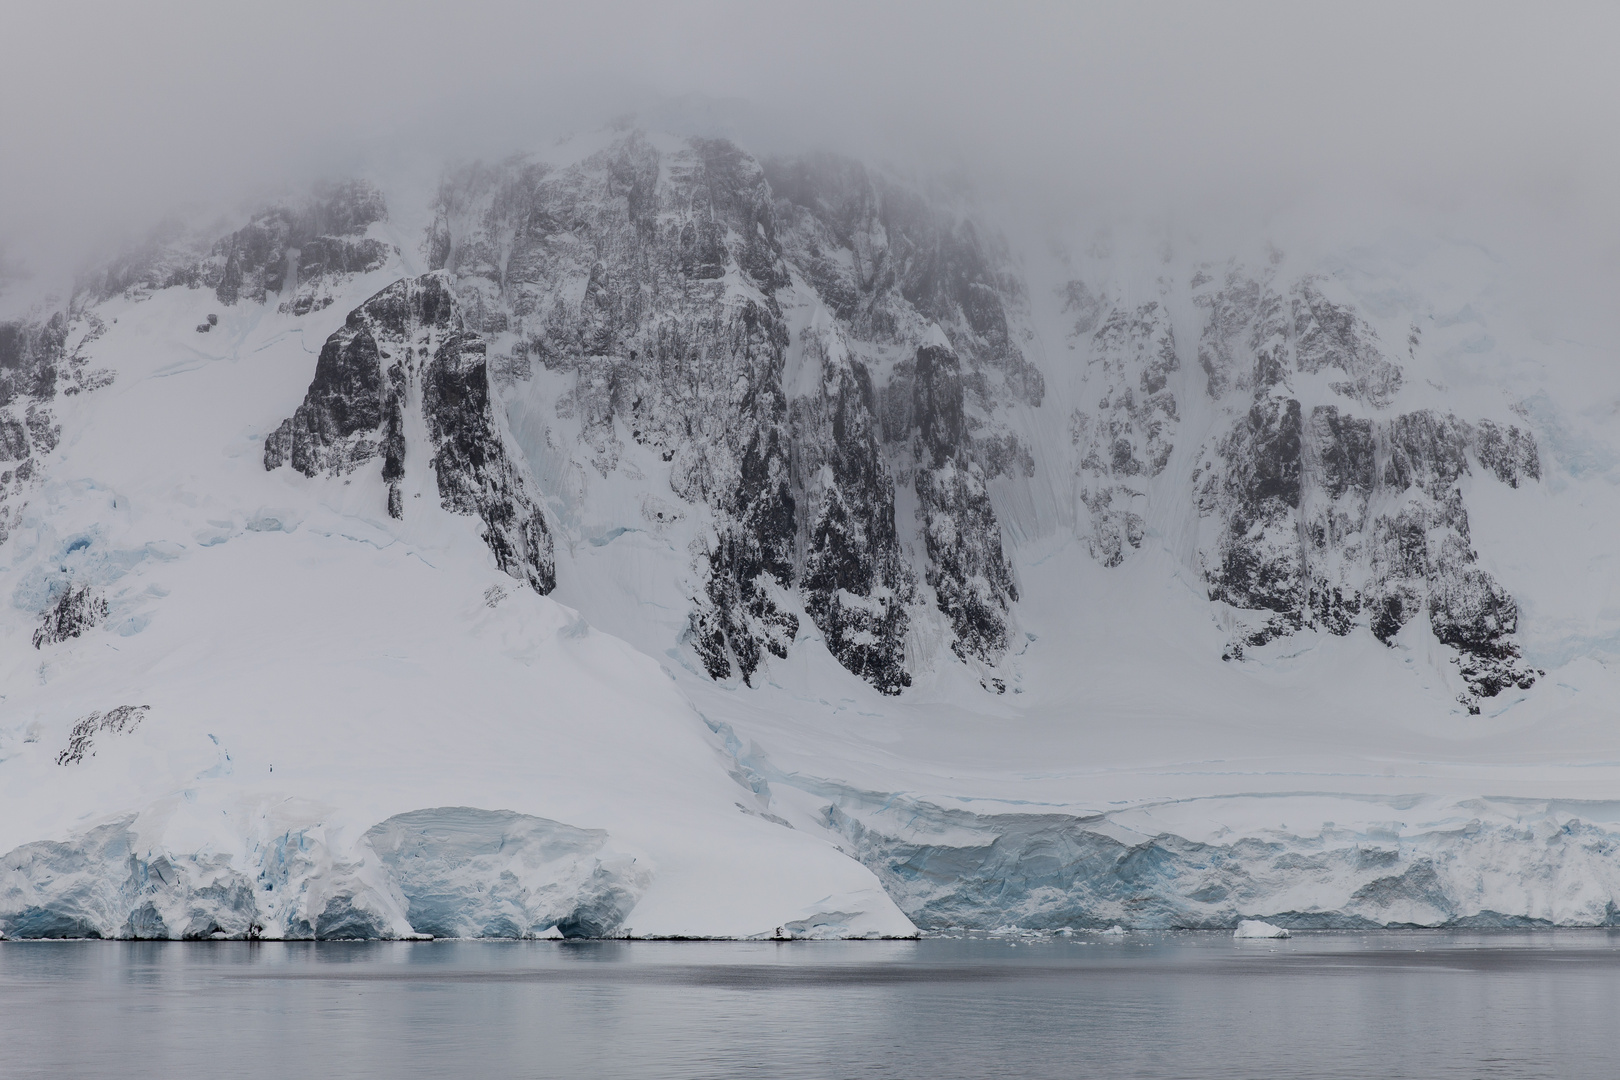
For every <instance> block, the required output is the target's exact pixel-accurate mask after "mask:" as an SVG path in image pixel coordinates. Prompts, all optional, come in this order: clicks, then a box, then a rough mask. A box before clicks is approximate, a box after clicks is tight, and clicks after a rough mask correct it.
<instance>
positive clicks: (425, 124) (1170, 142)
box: [0, 0, 1620, 269]
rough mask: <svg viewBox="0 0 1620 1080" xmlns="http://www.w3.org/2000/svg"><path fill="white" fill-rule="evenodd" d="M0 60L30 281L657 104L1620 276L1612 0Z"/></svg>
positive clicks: (270, 15)
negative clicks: (217, 209)
mask: <svg viewBox="0 0 1620 1080" xmlns="http://www.w3.org/2000/svg"><path fill="white" fill-rule="evenodd" d="M0 41H5V42H6V43H7V50H6V52H7V55H6V60H5V62H4V64H3V65H0V237H5V238H8V241H9V247H10V249H11V250H12V251H13V252H14V253H25V254H27V255H28V256H29V257H32V258H38V257H39V253H41V252H56V253H58V254H61V253H65V252H69V251H71V252H73V253H74V256H75V257H80V254H81V253H82V251H83V250H86V249H87V246H88V245H92V244H93V243H96V242H98V241H101V242H104V239H105V237H107V236H108V235H110V233H111V232H112V231H114V230H116V229H118V228H119V227H124V228H134V229H143V228H145V227H146V226H147V224H148V223H149V222H150V220H151V219H153V218H154V217H155V216H156V215H158V214H159V213H161V212H163V211H164V210H166V209H168V208H170V207H173V206H176V205H180V204H185V203H190V202H195V201H198V200H203V201H208V202H214V203H217V202H219V201H221V200H223V199H231V198H237V197H242V196H245V195H246V194H248V193H249V192H250V191H252V190H254V189H257V188H263V187H268V186H273V185H274V184H276V183H278V182H282V181H289V182H296V181H299V180H302V179H304V178H307V177H309V176H313V175H316V174H320V173H331V172H337V171H346V170H349V169H353V168H365V167H371V166H375V164H376V163H377V162H379V161H387V160H393V159H394V158H396V157H398V156H399V155H403V154H410V155H416V156H419V157H420V156H446V155H448V156H457V157H467V156H473V155H498V154H503V153H507V152H510V151H512V150H516V149H519V148H522V147H524V146H532V145H537V144H538V145H543V141H544V140H546V139H549V138H551V137H552V136H553V135H554V134H555V133H557V132H558V131H561V130H565V129H568V128H575V129H578V128H590V127H595V126H597V125H599V124H600V123H601V122H602V120H603V119H605V118H606V117H608V116H611V115H613V114H615V113H619V112H623V111H625V110H627V109H635V110H637V111H638V112H639V114H640V115H641V116H642V117H643V119H644V120H645V119H647V118H649V117H659V116H662V117H663V118H665V119H666V120H668V119H669V118H670V117H679V119H678V120H671V121H669V122H673V123H681V124H686V125H688V126H692V127H699V128H701V127H704V126H709V127H712V128H715V129H722V130H725V131H727V132H730V133H732V134H735V135H736V136H738V137H739V138H740V139H741V140H742V141H744V142H745V144H746V145H748V146H749V147H751V148H754V149H758V150H781V149H795V148H800V147H811V146H816V147H830V148H835V149H843V150H847V151H850V152H854V153H857V154H862V155H865V156H868V157H879V158H885V159H887V160H890V161H895V162H909V163H915V164H918V165H921V166H923V167H927V168H943V167H947V166H949V167H956V168H961V169H965V170H966V171H968V172H969V173H970V174H971V175H973V176H974V178H975V179H976V180H977V181H978V183H979V184H980V186H981V188H982V189H984V190H987V191H990V192H992V193H994V194H996V195H997V196H998V197H1001V198H1004V199H1007V200H1009V201H1014V202H1021V203H1025V204H1028V205H1032V206H1039V207H1042V208H1044V209H1045V210H1047V211H1050V212H1054V213H1059V214H1061V213H1067V212H1073V213H1076V214H1079V216H1080V217H1082V218H1085V219H1088V220H1090V219H1094V218H1096V217H1098V216H1099V215H1101V216H1104V217H1106V216H1107V215H1108V214H1111V213H1119V214H1146V215H1152V214H1161V213H1162V214H1168V215H1173V216H1176V217H1177V218H1178V220H1193V221H1196V220H1198V219H1200V218H1203V219H1207V220H1208V221H1210V222H1220V221H1225V222H1234V221H1236V222H1242V223H1247V222H1248V221H1250V220H1259V219H1261V218H1263V217H1264V216H1265V215H1267V214H1271V213H1274V212H1278V211H1280V210H1290V208H1291V212H1292V213H1294V214H1295V216H1296V217H1298V216H1300V215H1301V214H1302V213H1304V216H1306V217H1309V215H1310V213H1315V212H1316V211H1317V210H1318V209H1321V210H1322V211H1323V212H1324V214H1325V215H1326V216H1325V217H1324V221H1327V220H1328V219H1331V220H1332V222H1333V226H1332V227H1334V228H1355V227H1361V225H1362V224H1364V223H1365V222H1368V221H1376V220H1377V219H1378V218H1379V217H1380V216H1381V215H1385V214H1394V213H1397V212H1399V213H1406V214H1412V213H1417V214H1419V215H1423V214H1428V215H1432V216H1433V217H1434V218H1435V219H1436V220H1440V219H1442V218H1447V217H1458V216H1461V217H1462V218H1466V219H1469V220H1473V221H1476V222H1496V223H1498V224H1500V225H1502V227H1503V228H1504V229H1505V230H1506V231H1509V232H1514V233H1516V234H1517V235H1520V236H1521V237H1523V236H1530V237H1535V238H1540V240H1539V241H1538V242H1543V241H1544V243H1545V246H1546V249H1547V251H1548V252H1558V251H1565V252H1567V251H1575V250H1578V251H1579V252H1580V253H1581V257H1582V259H1583V260H1584V261H1587V262H1590V263H1591V264H1592V265H1607V266H1609V267H1610V268H1611V269H1615V268H1620V207H1617V203H1620V195H1617V193H1620V64H1617V63H1616V54H1617V45H1616V42H1617V41H1620V4H1615V3H1612V2H1611V3H1601V4H1569V5H1558V4H1551V3H1535V4H1507V3H1487V2H1484V0H1473V2H1469V3H1457V4H1421V3H1371V2H1364V0H1358V2H1354V3H1350V2H1345V3H1338V4H1313V3H1306V2H1303V0H1294V2H1290V3H1276V4H1259V3H1251V4H1244V3H1227V4H1216V3H1200V4H1193V3H1144V4H1126V3H1112V4H1097V5H1083V4H1077V3H1061V4H1039V3H1029V4H1015V3H1007V2H999V3H995V4H989V3H985V4H969V3H957V2H944V0H936V2H933V3H881V2H875V0H866V2H861V3H853V2H852V3H843V2H815V0H800V2H796V3H772V2H768V0H757V2H753V3H730V2H694V3H628V2H621V3H602V2H592V3H573V2H570V3H548V2H545V0H539V2H518V0H505V2H474V0H459V2H454V3H450V2H428V0H389V2H386V3H351V4H335V3H331V2H319V3H316V2H306V0H278V2H274V3H255V4H228V3H220V2H211V3H190V2H165V0H142V2H140V3H105V2H96V3H73V2H71V0H67V2H64V0H49V2H46V0H6V2H4V3H0ZM670 101H675V102H677V103H678V104H677V105H676V106H671V105H669V104H667V103H668V102H670ZM659 102H664V103H665V104H663V105H659V104H657V103H659ZM238 193H240V195H239V194H238ZM1302 208H1303V209H1302ZM1329 209H1331V214H1328V213H1327V211H1328V210H1329ZM1324 227H1327V226H1326V225H1324ZM14 257H15V256H14ZM1594 260H1595V262H1594Z"/></svg>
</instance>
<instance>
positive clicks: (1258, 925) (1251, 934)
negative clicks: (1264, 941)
mask: <svg viewBox="0 0 1620 1080" xmlns="http://www.w3.org/2000/svg"><path fill="white" fill-rule="evenodd" d="M1232 936H1233V937H1234V938H1285V937H1292V936H1293V935H1292V934H1290V933H1289V932H1288V931H1287V930H1284V929H1283V928H1282V927H1280V926H1273V925H1271V924H1270V923H1268V922H1261V921H1260V920H1259V919H1244V920H1243V921H1242V922H1240V923H1238V925H1237V929H1236V930H1234V931H1232Z"/></svg>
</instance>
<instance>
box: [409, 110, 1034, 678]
mask: <svg viewBox="0 0 1620 1080" xmlns="http://www.w3.org/2000/svg"><path fill="white" fill-rule="evenodd" d="M426 251H427V253H428V255H429V257H430V259H431V260H432V262H433V265H434V266H436V267H443V268H446V269H448V270H450V271H453V272H454V274H455V275H456V277H455V282H456V283H455V288H456V291H457V293H458V295H459V296H460V297H461V299H462V301H463V304H464V307H465V310H466V311H467V318H468V320H469V323H470V325H472V326H473V327H474V328H476V329H478V330H480V331H481V332H483V333H485V334H487V335H489V337H490V341H491V343H492V350H493V351H494V352H495V353H496V354H497V355H499V356H500V357H502V359H501V360H500V361H499V366H500V368H501V370H503V371H506V372H510V373H511V375H512V377H513V378H515V379H519V380H521V379H523V378H525V377H528V376H529V375H530V373H532V371H533V369H534V365H535V364H539V365H541V366H542V367H544V368H545V369H547V370H549V371H552V372H563V373H567V374H569V375H571V376H572V385H571V387H570V389H568V390H567V391H566V392H565V393H564V394H563V395H562V398H561V400H560V401H558V402H557V403H556V408H555V419H554V421H553V422H555V423H556V424H557V426H558V427H559V428H561V429H565V430H567V429H571V431H572V438H573V441H574V445H575V446H577V448H578V456H579V459H580V460H581V461H582V463H584V464H585V465H586V467H588V468H590V469H592V470H594V471H595V472H596V473H598V474H599V475H601V476H602V477H604V478H605V477H607V476H609V475H610V474H612V473H614V472H615V471H616V470H618V469H619V468H620V462H621V458H622V456H623V454H624V447H625V445H626V444H625V442H624V439H625V437H626V436H628V438H629V439H630V440H633V441H634V442H636V443H638V444H640V445H641V446H644V447H648V448H650V449H652V450H654V451H655V452H656V453H657V455H658V458H659V460H661V461H662V462H664V463H666V464H667V468H668V476H667V484H668V488H669V490H670V491H671V492H673V493H674V494H675V495H676V496H678V497H679V498H680V499H681V500H683V501H684V502H685V503H687V504H688V505H689V506H691V507H693V508H694V509H701V511H702V512H703V515H702V516H703V517H705V518H706V520H707V521H708V522H709V523H710V528H709V530H708V531H707V533H706V535H705V537H704V538H703V539H702V540H701V542H700V543H699V545H698V547H699V550H698V551H697V553H696V555H695V557H694V567H693V584H694V586H695V588H694V589H693V591H692V608H691V616H690V620H689V634H688V640H689V642H690V644H691V645H692V647H693V649H694V652H695V654H696V656H697V658H698V660H699V662H700V663H701V664H702V665H703V667H704V668H705V669H706V670H707V671H708V672H709V674H710V675H712V676H713V677H715V678H717V679H723V678H726V677H729V676H731V675H733V674H737V675H740V676H741V677H742V679H743V680H744V681H751V680H752V679H753V678H754V676H755V674H756V672H757V671H758V670H759V668H760V667H761V665H762V664H763V663H764V662H765V657H766V656H768V655H776V656H779V657H781V656H786V655H787V651H788V648H789V646H790V645H791V644H792V643H793V642H794V640H795V639H796V638H797V637H798V636H799V633H800V631H801V628H802V627H801V620H800V614H799V613H800V612H802V613H803V614H804V615H807V616H808V617H809V618H810V619H811V620H813V621H814V623H815V625H816V628H817V629H818V630H819V631H820V632H821V635H822V639H823V641H824V642H825V643H826V645H827V647H828V649H829V650H830V651H831V652H832V653H833V655H834V656H835V657H837V658H838V660H839V662H840V663H842V664H843V665H844V666H845V667H846V668H848V669H849V670H851V671H853V672H855V673H856V674H858V675H860V676H861V677H863V678H865V679H867V680H868V681H870V682H871V683H872V684H873V685H874V686H876V687H877V688H878V689H880V690H882V691H884V692H886V693H897V692H899V690H900V689H902V688H903V687H904V686H906V685H908V684H909V682H910V679H911V675H910V673H909V672H908V671H907V670H906V667H905V641H906V638H907V635H908V633H909V630H910V627H911V624H912V622H913V617H914V614H915V612H914V608H915V606H916V604H917V603H918V602H919V599H920V595H919V591H918V578H919V577H921V578H925V579H926V581H927V583H928V586H929V591H931V592H932V593H933V594H934V599H935V601H936V605H937V607H938V609H939V610H940V612H941V613H942V615H943V617H944V618H945V619H946V620H947V622H948V625H949V626H950V628H951V631H952V633H953V635H954V647H955V649H956V651H957V653H958V654H959V655H961V656H964V657H968V656H971V657H973V658H975V659H976V661H978V662H982V663H986V664H994V663H995V662H997V661H998V660H999V659H1000V657H1001V655H1002V654H1003V653H1004V651H1005V649H1006V634H1007V631H1006V626H1007V621H1008V618H1009V605H1010V603H1011V601H1012V597H1013V596H1014V595H1015V589H1014V586H1013V584H1012V581H1011V572H1010V568H1009V564H1008V562H1007V560H1006V558H1005V556H1004V554H1003V552H1002V550H1001V540H1000V527H999V524H998V523H997V522H996V519H995V515H994V511H993V509H992V508H991V506H990V502H989V497H988V494H987V487H986V485H987V481H988V479H989V478H990V477H993V476H994V475H996V474H997V473H998V471H1002V470H1007V469H1009V468H1019V467H1024V468H1027V467H1028V453H1027V451H1022V448H1021V446H1020V445H1019V444H1018V443H1017V442H1016V440H1014V439H1012V438H1011V437H1010V436H1009V435H1008V433H1007V432H1006V430H1005V429H1004V428H1001V427H997V426H996V425H995V424H994V423H993V422H991V420H990V417H991V414H992V413H993V412H994V410H995V409H996V408H997V407H998V406H999V405H1000V404H1002V403H1004V402H1006V401H1010V400H1017V401H1026V402H1029V403H1036V402H1038V401H1039V399H1040V395H1041V393H1042V392H1043V388H1042V384H1041V380H1040V376H1039V374H1038V373H1037V372H1036V371H1035V369H1034V367H1033V365H1031V364H1030V363H1029V362H1028V361H1027V359H1026V358H1025V357H1024V355H1023V352H1022V351H1021V349H1020V348H1019V346H1018V344H1017V341H1016V331H1015V330H1014V327H1013V320H1012V318H1011V316H1010V315H1009V310H1010V308H1011V306H1012V305H1013V304H1014V301H1015V300H1016V298H1017V297H1018V296H1019V295H1021V294H1019V293H1018V291H1017V286H1016V280H1015V279H1014V278H1012V277H1011V276H1010V275H1007V274H1005V273H1002V272H1000V271H999V270H998V269H997V268H998V266H999V265H1000V264H999V263H997V261H996V258H997V254H998V253H997V252H996V251H994V250H992V249H991V248H990V246H989V245H986V244H984V243H981V242H980V240H979V238H978V235H977V233H976V232H975V231H974V230H973V228H972V227H971V226H962V225H959V224H958V223H957V222H956V219H955V217H954V216H953V215H950V214H947V213H945V212H943V211H941V210H939V209H938V208H936V207H934V206H932V205H931V204H929V203H928V202H927V201H926V200H923V199H921V197H919V196H914V195H909V194H906V193H904V192H903V190H902V189H900V188H899V187H897V186H893V185H889V186H885V185H883V184H881V183H879V182H878V181H877V180H876V179H875V178H874V177H872V176H870V175H868V174H867V173H866V172H865V171H864V170H862V169H860V168H859V167H858V166H854V165H852V164H850V163H847V162H842V161H836V160H832V159H814V160H813V161H809V162H805V163H793V162H775V163H771V164H770V165H769V166H768V167H765V166H762V165H761V164H760V163H759V162H757V161H755V160H754V159H753V158H751V157H749V156H748V155H746V154H744V153H743V152H742V151H740V150H738V149H737V148H736V147H735V146H733V145H732V144H730V143H727V142H724V141H719V140H702V139H695V140H691V141H689V142H685V143H678V144H672V143H670V142H667V141H665V142H659V141H656V140H652V139H648V138H646V137H644V136H642V135H639V134H632V135H629V136H626V137H625V138H623V139H620V140H618V141H617V142H615V143H613V144H612V145H610V146H609V147H607V148H606V149H604V150H602V151H600V152H599V153H597V154H594V155H592V156H590V157H588V158H587V159H585V160H584V161H582V162H580V163H579V164H576V165H573V166H570V167H568V168H565V169H561V170H551V169H549V168H547V167H546V166H544V165H541V164H539V163H535V162H529V161H526V160H517V161H512V162H507V163H505V164H503V165H500V166H495V167H487V166H476V167H473V168H469V169H466V170H463V171H461V172H459V173H456V174H454V175H451V176H450V177H448V178H447V179H446V181H445V183H444V185H443V187H442V189H441V193H440V197H439V205H438V216H437V220H436V221H435V224H434V225H433V227H432V229H431V230H430V233H429V236H428V239H427V243H426ZM852 267H853V269H852ZM963 358H965V360H964V359H963ZM918 372H922V373H923V374H922V376H919V375H918ZM936 396H939V398H940V401H941V402H942V404H941V405H939V406H938V407H939V408H943V409H944V410H945V411H947V412H949V413H950V417H949V420H950V423H948V424H945V425H943V426H939V425H936V426H935V427H933V428H930V431H929V432H926V433H925V432H924V431H923V427H922V425H923V423H924V421H926V422H927V423H930V424H932V423H934V419H933V417H934V414H933V412H929V410H931V409H934V408H935V405H934V404H932V403H933V402H934V400H935V397H936ZM919 401H922V402H924V405H923V406H922V407H921V408H922V409H923V411H924V413H925V414H926V415H924V416H923V418H922V420H919V419H918V409H919V406H918V404H917V403H918V402H919ZM900 478H904V480H905V481H906V482H907V483H910V484H912V485H913V486H914V487H915V490H916V492H917V495H918V499H919V501H920V503H921V509H920V510H919V520H918V521H917V522H916V523H915V530H914V531H915V532H917V533H919V534H920V535H921V536H922V537H923V538H924V542H923V544H922V550H921V552H920V553H919V554H920V555H921V558H922V561H923V562H924V564H925V565H920V566H910V565H908V560H907V558H906V555H905V552H904V550H903V549H904V541H903V536H904V535H906V534H908V532H910V531H913V530H912V529H911V524H912V523H909V522H907V523H902V522H897V520H896V518H895V489H896V482H897V480H898V479H900ZM657 495H658V492H657V491H656V490H654V491H650V492H649V493H648V496H649V497H654V498H656V497H657Z"/></svg>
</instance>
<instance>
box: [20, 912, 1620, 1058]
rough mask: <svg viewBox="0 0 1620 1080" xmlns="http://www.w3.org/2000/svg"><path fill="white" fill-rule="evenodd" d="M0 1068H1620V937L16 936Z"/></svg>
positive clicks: (1414, 934)
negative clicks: (358, 940)
mask: <svg viewBox="0 0 1620 1080" xmlns="http://www.w3.org/2000/svg"><path fill="white" fill-rule="evenodd" d="M0 1076H4V1077H6V1078H7V1080H10V1078H13V1077H18V1078H20V1077H51V1078H53V1080H55V1078H68V1077H71V1078H80V1077H85V1078H92V1077H119V1078H122V1080H145V1078H157V1077H163V1078H190V1077H216V1076H218V1077H276V1078H278V1080H280V1078H286V1077H299V1078H301V1077H345V1078H347V1077H390V1078H393V1077H440V1076H442V1077H546V1078H550V1077H566V1078H575V1077H626V1078H637V1080H640V1078H659V1080H663V1078H677V1077H765V1078H800V1077H803V1078H814V1080H836V1078H843V1077H858V1078H864V1077H908V1078H919V1080H921V1078H930V1080H936V1078H954V1077H962V1078H974V1080H979V1078H985V1077H1020V1078H1038V1077H1109V1078H1113V1077H1153V1078H1159V1077H1166V1078H1168V1077H1176V1078H1200V1077H1300V1078H1303V1077H1332V1078H1336V1080H1337V1078H1346V1077H1379V1078H1390V1077H1421V1078H1424V1080H1432V1078H1439V1077H1468V1078H1478V1077H1558V1078H1571V1077H1605V1078H1612V1077H1615V1076H1620V934H1609V933H1605V932H1602V931H1592V932H1586V931H1576V932H1565V931H1559V932H1540V933H1526V934H1506V933H1491V934H1441V933H1423V932H1412V933H1387V934H1304V935H1300V936H1298V937H1295V938H1293V939H1291V940H1288V941H1278V942H1234V941H1232V940H1231V938H1230V937H1228V936H1227V935H1224V934H1191V933H1189V934H1163V935H1131V936H1129V937H1126V938H1123V939H1117V940H1110V939H1105V938H1097V937H1089V938H1088V937H1078V936H1077V937H1075V938H1073V939H1064V938H1058V939H1045V940H1023V941H1017V942H1013V941H1008V940H1005V939H1001V940H996V939H977V940H962V939H927V940H923V941H917V942H796V943H781V944H777V943H765V942H759V943H718V942H716V943H680V942H670V943H657V942H581V943H565V942H525V943H503V944H495V943H475V942H433V943H412V944H407V943H373V944H343V943H331V944H280V943H261V944H246V943H242V944H236V943H198V944H180V943H134V942H127V943H126V942H4V943H0Z"/></svg>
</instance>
